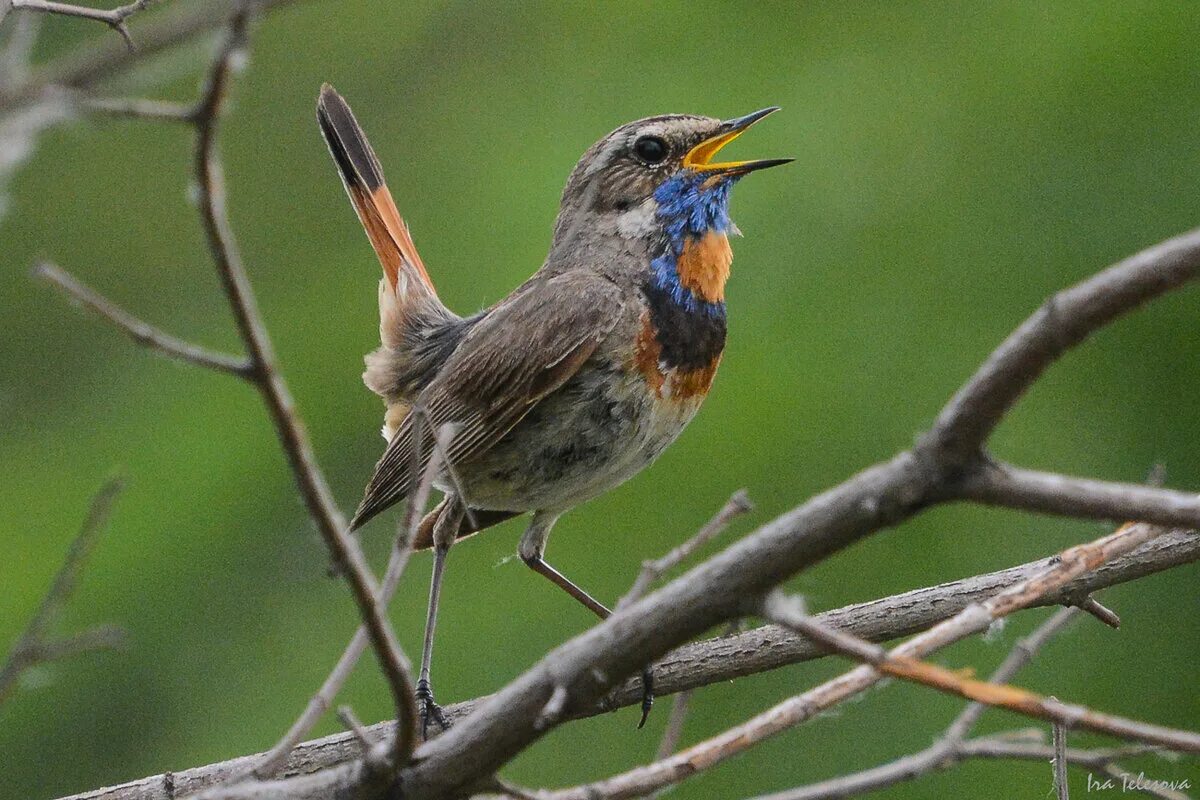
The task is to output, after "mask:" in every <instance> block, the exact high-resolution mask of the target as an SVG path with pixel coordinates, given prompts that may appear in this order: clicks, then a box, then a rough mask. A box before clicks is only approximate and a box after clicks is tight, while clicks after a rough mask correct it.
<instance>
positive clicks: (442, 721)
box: [416, 678, 450, 741]
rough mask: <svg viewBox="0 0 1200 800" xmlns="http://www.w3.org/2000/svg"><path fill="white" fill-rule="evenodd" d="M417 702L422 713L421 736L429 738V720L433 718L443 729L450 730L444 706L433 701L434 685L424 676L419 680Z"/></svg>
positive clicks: (425, 738)
mask: <svg viewBox="0 0 1200 800" xmlns="http://www.w3.org/2000/svg"><path fill="white" fill-rule="evenodd" d="M416 694H417V704H418V705H419V706H420V714H421V738H422V739H424V740H426V741H428V740H429V721H430V720H433V721H434V722H436V723H437V724H438V727H439V728H441V729H442V731H446V730H449V728H450V722H449V721H448V720H447V719H446V715H445V714H444V713H443V712H442V707H441V706H439V705H438V704H437V703H435V702H433V687H432V686H430V685H429V681H427V680H425V679H424V678H422V679H421V680H419V681H417V692H416Z"/></svg>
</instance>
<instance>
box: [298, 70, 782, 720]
mask: <svg viewBox="0 0 1200 800" xmlns="http://www.w3.org/2000/svg"><path fill="white" fill-rule="evenodd" d="M776 110H777V109H776V108H765V109H763V110H761V111H756V112H754V113H753V114H747V115H746V116H744V117H738V118H736V119H731V120H726V121H721V120H717V119H711V118H709V117H698V116H688V115H675V114H673V115H666V116H659V117H649V118H647V119H641V120H638V121H636V122H631V123H629V124H627V125H622V126H621V127H619V128H617V129H616V130H615V131H613V132H612V133H610V134H609V135H607V136H605V137H604V138H603V139H601V140H600V141H599V142H597V143H596V144H594V145H593V146H592V147H591V149H589V150H588V151H587V152H586V153H584V155H583V158H581V159H580V160H579V163H578V164H577V165H576V166H575V169H574V170H573V171H572V172H571V176H570V178H569V179H568V180H567V185H566V188H565V189H564V191H563V195H562V207H561V210H560V211H559V214H558V219H557V221H556V222H555V225H554V238H553V242H552V243H551V245H550V253H549V255H548V256H547V257H546V261H545V263H544V264H542V267H541V269H539V270H538V271H537V272H536V273H534V274H533V276H532V277H531V278H529V279H528V280H527V281H525V283H523V284H522V285H521V286H520V287H518V288H517V289H516V290H515V291H514V292H513V293H512V294H510V295H509V296H508V297H506V298H505V299H503V300H501V301H500V302H499V303H497V304H496V305H494V306H492V307H491V308H488V309H486V310H484V311H480V312H478V313H476V314H473V315H471V316H468V317H460V316H459V315H457V314H455V313H454V312H452V311H451V310H450V309H448V308H446V306H445V305H443V304H442V301H441V300H440V299H438V295H437V291H436V290H435V289H434V286H433V282H432V281H431V280H430V277H429V273H428V271H427V270H426V269H425V264H424V263H423V262H422V260H421V257H420V255H418V254H417V250H416V247H415V246H414V245H413V240H412V237H411V235H410V234H409V230H408V225H407V224H406V223H405V221H404V219H403V218H402V217H401V216H400V213H399V212H398V211H397V209H396V204H395V202H394V201H393V200H392V196H391V193H390V192H389V191H388V188H387V185H386V184H385V183H384V178H383V171H382V170H381V168H380V166H379V161H378V159H377V158H376V157H375V153H374V152H373V151H372V149H371V146H370V145H369V144H368V143H367V139H366V136H365V135H364V134H363V131H362V129H361V128H360V127H359V125H358V123H357V122H356V120H355V119H354V115H353V114H352V113H351V111H350V107H349V106H348V105H347V104H346V102H345V101H344V100H343V99H342V97H341V96H340V95H339V94H338V93H337V92H336V91H334V90H333V88H332V87H330V86H329V85H328V84H326V85H325V86H323V87H322V89H321V94H320V99H319V101H318V104H317V119H318V122H319V123H320V127H321V132H322V134H323V135H324V137H325V141H326V142H327V143H328V145H329V150H330V152H331V153H332V155H333V159H334V161H335V162H336V164H337V167H338V170H339V172H340V173H341V177H342V181H343V183H344V184H345V187H346V191H347V193H348V194H349V195H350V200H351V202H352V203H353V204H354V208H355V210H356V211H357V212H358V217H359V219H360V220H361V222H362V224H363V227H364V228H366V232H367V237H368V238H369V239H370V241H371V244H372V246H373V247H374V249H375V253H376V255H377V256H378V257H379V260H380V262H381V263H382V265H383V278H382V280H381V281H380V282H379V333H380V337H381V338H382V344H383V346H382V347H380V348H379V349H378V350H376V351H375V352H373V353H371V354H370V355H368V356H367V357H366V366H367V369H366V373H365V374H364V376H363V378H364V380H365V382H366V384H367V386H368V387H370V389H371V390H372V391H374V392H375V393H376V394H378V395H380V396H381V397H382V398H383V399H384V403H385V405H386V413H385V414H384V422H383V437H384V439H386V440H387V447H386V448H385V450H384V452H383V456H382V457H381V458H380V459H379V463H378V464H376V466H375V472H374V474H373V475H372V477H371V480H370V483H369V484H368V485H367V489H366V493H365V495H364V497H363V499H362V503H361V504H360V505H359V507H358V511H357V513H356V514H355V515H354V519H353V520H352V521H351V523H350V527H351V530H356V529H358V528H360V527H362V526H363V525H364V524H365V523H366V522H367V521H368V520H370V519H371V518H372V517H374V516H375V515H377V514H379V513H380V512H381V511H383V510H384V509H386V508H388V507H389V506H391V505H392V504H394V503H396V502H397V501H399V500H401V499H403V498H405V497H407V496H408V494H409V492H410V490H411V489H412V488H413V485H414V483H415V482H416V481H418V480H419V479H420V478H421V475H422V473H423V472H424V471H425V469H426V468H427V465H428V463H429V460H430V458H432V457H433V452H434V450H435V447H437V448H440V449H439V450H438V452H439V455H440V456H441V458H442V462H440V463H441V465H440V466H439V467H437V468H436V470H437V474H436V476H435V479H434V485H435V486H436V487H437V488H438V489H439V490H441V491H442V492H443V493H444V495H445V496H444V498H443V499H442V501H441V502H440V503H439V504H438V505H437V506H436V507H435V508H434V509H433V510H432V511H431V512H429V514H427V515H426V516H425V517H424V518H423V520H422V522H421V524H420V527H419V529H418V533H417V535H416V537H415V540H414V541H413V542H412V546H413V547H414V548H415V549H424V548H429V547H432V548H433V551H434V562H433V579H432V583H431V586H430V595H429V608H428V616H427V617H426V626H425V642H424V650H423V652H422V659H421V673H420V676H419V680H418V683H417V695H418V699H419V701H420V703H421V714H422V720H423V727H427V726H428V723H429V720H430V719H431V718H432V719H435V720H437V721H438V723H439V724H440V725H442V726H443V727H444V726H445V720H444V718H443V717H442V714H441V711H440V709H439V708H438V706H437V705H436V704H435V703H434V702H433V692H432V689H431V687H430V682H429V665H430V658H431V655H432V649H433V631H434V626H435V623H436V620H437V605H438V596H439V592H440V588H441V580H442V575H443V571H444V569H445V563H446V555H447V553H448V552H449V550H450V546H451V545H452V544H453V543H454V542H455V540H457V539H461V538H463V537H465V536H469V535H471V534H474V533H477V532H479V531H481V530H483V529H484V528H488V527H490V526H492V525H495V524H497V523H499V522H501V521H503V520H506V519H509V518H511V517H515V516H518V515H521V514H524V513H527V512H532V514H533V516H532V519H531V520H530V523H529V527H528V528H527V529H526V531H525V534H524V535H523V536H522V537H521V541H520V545H519V548H518V550H519V553H520V556H521V559H522V560H523V561H524V562H525V563H526V564H528V565H529V566H530V567H531V568H532V569H533V570H534V571H535V572H537V573H539V574H541V575H544V576H545V577H546V578H549V579H550V581H552V582H553V583H554V584H555V585H557V586H558V587H559V588H561V589H563V590H564V591H566V592H567V594H569V595H571V597H573V598H575V599H576V600H577V601H579V602H580V603H582V604H583V605H584V606H586V607H587V608H588V609H590V610H591V611H592V612H593V613H595V614H596V615H597V616H599V617H600V618H601V619H603V618H605V617H607V616H609V613H610V612H609V610H608V608H606V607H605V606H604V605H602V604H601V603H600V602H599V601H597V600H596V599H595V598H593V597H592V596H591V595H590V594H588V593H587V592H585V591H584V590H583V589H581V588H579V586H577V585H576V584H575V583H573V582H572V581H570V580H569V579H567V577H566V576H564V575H563V574H562V573H561V572H559V571H558V570H556V569H555V568H554V567H552V566H550V564H548V563H547V562H546V560H545V553H546V539H547V537H548V536H549V535H550V530H551V529H552V528H553V527H554V523H555V522H556V521H557V520H558V518H559V517H560V516H562V514H563V513H564V512H566V511H567V510H569V509H571V508H574V507H575V506H577V505H579V504H580V503H583V502H584V501H586V500H590V499H591V498H593V497H596V496H597V495H599V494H602V493H603V492H606V491H608V490H609V489H612V488H614V487H615V486H618V485H619V484H621V483H623V482H624V481H626V480H628V479H629V478H631V477H632V476H633V475H635V474H636V473H638V472H639V471H640V470H642V469H643V468H645V467H646V466H648V465H649V464H650V463H651V462H652V461H654V459H655V458H657V457H658V455H659V454H660V453H662V452H663V450H664V449H665V448H666V447H667V445H669V444H671V442H673V441H674V440H675V438H676V437H677V436H679V434H680V432H681V431H682V430H683V429H684V427H685V426H686V425H687V424H688V422H689V421H691V419H692V417H693V416H694V415H695V414H696V411H697V410H698V409H699V408H700V404H701V402H703V400H704V397H705V395H707V394H708V390H709V387H710V386H711V385H712V381H713V376H714V375H715V373H716V371H717V365H718V363H719V362H720V360H721V352H722V350H723V348H724V346H725V331H726V318H725V281H726V279H727V278H728V277H729V267H730V262H731V261H732V258H733V255H732V252H731V250H730V247H729V236H730V234H734V233H737V228H736V227H735V226H734V224H733V222H732V221H731V220H730V218H729V194H730V190H731V189H732V188H733V185H734V184H735V183H736V182H737V181H738V180H739V179H740V178H742V177H743V176H745V175H747V174H748V173H750V172H754V171H755V170H760V169H763V168H765V167H773V166H777V165H779V164H785V163H787V162H788V161H790V160H791V159H767V160H760V161H729V162H717V161H714V158H715V157H716V155H717V153H718V152H719V151H720V150H721V148H723V147H724V146H725V145H727V144H729V143H730V142H731V141H733V140H734V139H736V138H737V137H738V136H740V135H741V134H742V132H743V131H745V130H746V129H747V128H749V127H750V126H751V125H753V124H754V123H756V122H758V121H759V120H761V119H762V118H763V117H765V116H767V115H768V114H770V113H772V112H774V111H776ZM447 426H449V427H447ZM445 431H448V432H449V436H448V437H447V438H443V439H440V440H437V439H435V437H437V436H438V434H439V432H445ZM650 679H651V675H650V672H649V670H648V669H647V671H645V672H644V673H643V687H644V692H645V697H644V700H643V707H642V712H643V713H642V722H643V723H644V722H645V715H646V713H647V712H648V711H649V709H650V704H651V702H652V699H653V695H652V693H651V683H650ZM639 727H640V726H639Z"/></svg>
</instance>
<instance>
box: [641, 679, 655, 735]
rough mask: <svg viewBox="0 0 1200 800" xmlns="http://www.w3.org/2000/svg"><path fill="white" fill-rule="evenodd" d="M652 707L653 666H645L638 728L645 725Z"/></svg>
mask: <svg viewBox="0 0 1200 800" xmlns="http://www.w3.org/2000/svg"><path fill="white" fill-rule="evenodd" d="M652 708H654V668H653V667H646V668H645V669H643V670H642V721H641V722H639V723H638V730H641V729H642V727H644V726H645V724H646V720H647V719H648V718H649V717H650V709H652Z"/></svg>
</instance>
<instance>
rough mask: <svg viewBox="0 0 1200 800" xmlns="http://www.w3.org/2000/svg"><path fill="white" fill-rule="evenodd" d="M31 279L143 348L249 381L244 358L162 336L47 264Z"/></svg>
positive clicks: (66, 274)
mask: <svg viewBox="0 0 1200 800" xmlns="http://www.w3.org/2000/svg"><path fill="white" fill-rule="evenodd" d="M33 276H34V277H35V278H39V279H41V280H44V281H46V282H47V283H49V284H50V285H51V286H54V287H55V288H57V289H59V290H60V291H61V292H63V294H65V295H67V297H69V298H71V299H72V300H74V301H75V302H77V303H79V304H80V305H81V306H83V307H84V308H86V309H88V310H89V311H91V312H93V313H95V314H96V315H97V316H99V317H100V318H101V319H103V320H105V321H106V322H109V323H110V324H112V325H113V326H114V327H115V328H117V330H119V331H121V332H122V333H124V334H125V335H126V336H128V337H129V338H130V339H132V340H133V341H135V342H137V343H138V344H140V345H142V346H143V347H147V348H149V349H151V350H155V351H158V352H159V353H162V354H163V355H166V356H168V357H170V358H174V359H178V360H180V361H184V362H187V363H189V364H195V365H196V366H200V367H205V368H207V369H213V370H216V371H218V372H227V373H229V374H231V375H236V376H237V377H239V378H246V379H248V378H250V377H251V365H250V362H249V361H247V360H246V359H245V358H243V357H240V356H234V355H228V354H226V353H218V352H216V351H213V350H208V349H207V348H204V347H201V346H200V345H196V344H192V343H191V342H186V341H184V340H183V339H179V338H176V337H174V336H172V335H171V334H169V333H165V332H164V331H161V330H159V329H158V328H155V327H154V326H153V325H150V324H149V323H146V322H143V321H142V320H140V319H138V318H137V317H135V316H133V315H132V314H130V313H129V312H128V311H125V310H124V309H123V308H121V307H120V306H118V305H116V304H115V303H113V302H112V301H110V300H109V299H108V298H106V297H104V296H103V295H101V294H100V293H99V292H97V291H95V290H94V289H92V288H91V287H89V286H87V285H86V284H84V283H82V282H81V281H79V280H78V279H76V278H75V277H74V276H72V275H71V274H70V273H69V272H67V271H66V270H64V269H62V268H60V267H58V266H56V265H54V264H51V263H50V262H43V263H41V264H38V265H37V266H36V267H34V269H33Z"/></svg>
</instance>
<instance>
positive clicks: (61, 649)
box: [0, 478, 125, 703]
mask: <svg viewBox="0 0 1200 800" xmlns="http://www.w3.org/2000/svg"><path fill="white" fill-rule="evenodd" d="M123 487H124V483H123V481H121V479H119V478H113V479H112V480H110V481H108V482H107V483H105V484H104V485H103V486H102V487H100V491H98V492H96V495H95V496H94V497H93V498H92V502H91V505H90V507H89V508H88V512H87V516H86V517H85V518H84V520H83V525H82V526H80V529H79V533H78V534H77V535H76V536H75V539H74V541H72V542H71V547H70V549H69V550H68V551H67V555H66V558H65V559H64V560H63V564H62V566H61V567H59V570H58V573H57V574H56V575H55V576H54V581H53V582H52V583H51V584H50V589H49V591H47V592H46V596H45V597H44V598H43V599H42V603H41V605H39V606H38V609H37V611H36V612H34V614H33V617H32V618H31V619H30V620H29V624H28V625H26V626H25V630H24V631H23V632H22V633H21V636H20V638H18V639H17V641H16V644H14V645H13V647H12V649H11V650H10V651H9V653H8V657H7V658H6V659H5V661H4V664H3V665H2V666H0V703H2V702H4V700H5V699H7V698H8V695H9V694H10V693H11V692H12V690H13V688H14V687H15V686H16V684H17V680H18V679H19V678H20V677H21V675H22V674H23V673H24V672H25V671H26V670H27V669H30V668H31V667H34V666H36V665H38V664H45V663H47V662H50V661H56V660H58V659H61V658H67V657H68V656H73V655H76V654H78V653H85V652H90V651H93V650H104V649H108V648H111V647H116V646H118V645H120V644H121V643H122V642H123V641H124V639H125V635H124V632H123V631H121V630H120V629H118V628H115V627H113V626H111V625H102V626H99V627H95V628H91V629H89V630H86V631H83V632H82V633H77V634H74V635H72V636H68V637H66V638H61V639H56V638H52V637H51V636H50V635H49V629H50V626H51V625H53V624H54V621H55V620H56V619H57V618H58V616H59V614H60V613H61V612H62V607H63V605H64V604H65V603H66V602H67V600H68V599H69V598H70V596H71V594H72V593H73V592H74V591H75V586H76V585H77V584H78V583H79V576H80V575H81V574H82V572H83V568H84V565H85V564H86V563H87V560H88V557H89V556H90V555H91V554H92V550H93V549H95V547H96V542H97V541H99V539H100V534H101V533H102V532H103V531H104V528H105V526H106V525H107V524H108V517H109V514H110V513H111V511H112V506H113V502H114V501H115V500H116V499H117V495H119V494H120V493H121V489H122V488H123Z"/></svg>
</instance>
